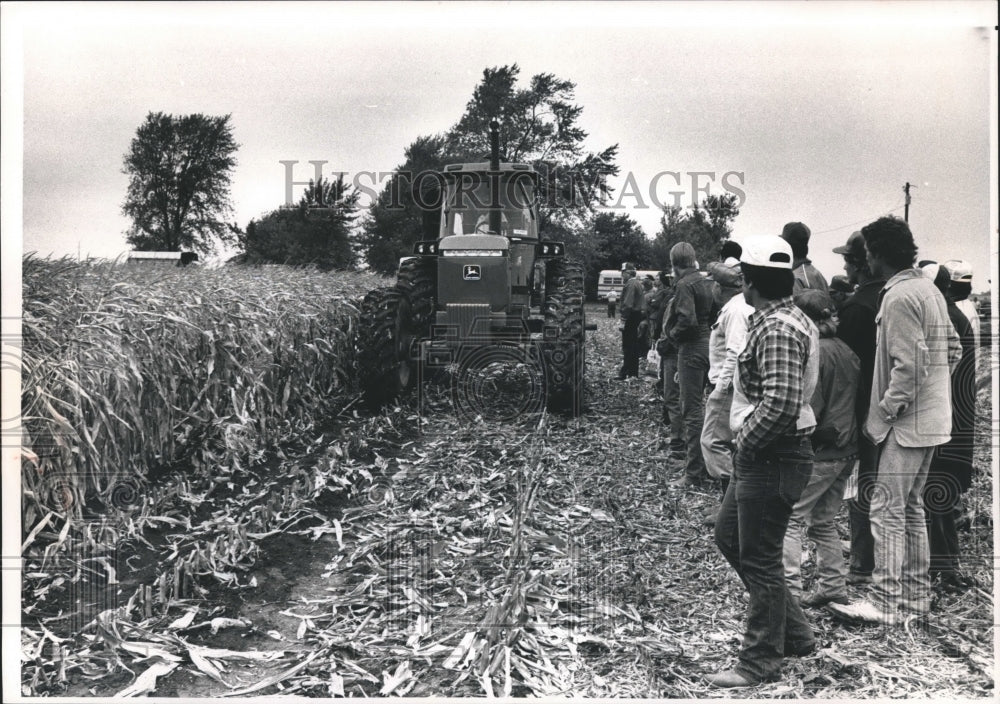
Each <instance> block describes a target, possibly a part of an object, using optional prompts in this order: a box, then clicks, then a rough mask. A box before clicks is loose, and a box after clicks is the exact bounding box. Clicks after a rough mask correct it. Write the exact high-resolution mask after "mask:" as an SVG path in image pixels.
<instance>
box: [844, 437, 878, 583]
mask: <svg viewBox="0 0 1000 704" xmlns="http://www.w3.org/2000/svg"><path fill="white" fill-rule="evenodd" d="M877 476H878V447H877V446H876V445H875V443H873V442H872V441H871V440H869V439H868V438H867V437H865V435H864V433H861V432H859V433H858V498H856V499H852V500H851V501H849V502H848V504H847V508H848V516H849V518H850V523H851V572H852V573H853V574H862V575H871V573H872V571H873V570H874V569H875V542H874V540H872V528H871V522H870V521H869V520H868V506H869V503H870V502H869V499H870V497H871V494H872V490H873V488H874V486H875V477H877Z"/></svg>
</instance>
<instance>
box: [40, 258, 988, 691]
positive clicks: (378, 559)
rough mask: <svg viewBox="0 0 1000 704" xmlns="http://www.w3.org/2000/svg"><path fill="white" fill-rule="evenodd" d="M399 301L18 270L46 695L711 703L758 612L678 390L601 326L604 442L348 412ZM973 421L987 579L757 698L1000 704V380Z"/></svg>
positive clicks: (972, 514) (449, 413) (491, 400)
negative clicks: (999, 550) (681, 449)
mask: <svg viewBox="0 0 1000 704" xmlns="http://www.w3.org/2000/svg"><path fill="white" fill-rule="evenodd" d="M384 283H385V282H384V280H382V279H380V278H377V277H374V276H369V275H366V274H358V273H342V274H320V273H318V272H315V271H310V270H298V269H290V268H287V267H278V266H276V267H261V268H243V267H237V268H224V269H217V270H205V269H201V270H198V269H194V270H182V269H177V270H163V271H155V272H150V271H149V270H136V269H130V268H127V267H122V266H114V265H110V264H108V265H104V264H102V265H92V264H83V263H79V262H76V261H70V260H57V261H52V260H42V259H37V258H33V257H28V258H27V259H25V260H24V298H23V300H24V309H23V368H24V371H23V376H22V404H23V416H24V418H23V427H24V434H25V435H24V440H23V446H24V451H23V453H22V454H23V456H24V458H25V459H24V461H23V464H22V484H23V488H24V493H23V513H22V517H23V521H22V529H23V531H24V534H25V536H26V537H25V538H23V543H22V558H23V560H22V564H23V571H22V576H23V581H22V603H21V615H22V618H21V625H22V628H21V692H22V694H23V695H24V696H26V697H27V696H63V697H67V698H69V699H73V700H76V699H80V698H82V697H86V696H115V697H131V696H146V695H155V696H160V697H166V696H176V697H184V698H190V697H196V696H197V697H208V696H248V695H268V696H276V695H293V694H294V695H299V696H309V697H322V698H330V697H346V696H362V697H370V696H390V695H393V696H411V697H417V696H449V697H451V696H454V697H473V696H476V697H479V696H483V695H486V696H502V697H528V696H532V697H534V696H558V697H569V696H574V697H576V696H581V697H601V698H677V699H693V698H713V697H717V696H718V693H717V692H716V691H713V690H712V689H710V688H709V686H708V685H707V684H706V683H705V682H704V681H703V677H702V676H703V675H704V674H705V673H707V672H714V671H718V670H720V669H724V668H726V667H728V666H730V665H731V662H732V658H733V657H734V654H735V652H736V651H737V650H738V647H739V642H740V637H741V635H742V633H743V626H744V617H745V610H746V607H745V588H744V587H743V585H742V583H741V582H740V581H739V579H738V578H737V577H736V575H735V574H734V573H733V571H732V570H731V569H730V568H729V566H728V564H727V563H726V562H725V559H724V558H723V557H722V555H721V554H720V553H719V551H718V548H717V547H716V546H715V544H714V540H713V537H712V531H711V529H710V528H706V527H705V526H704V525H703V524H702V517H703V516H704V514H705V512H706V511H707V510H708V509H712V508H716V507H717V505H718V501H719V497H718V492H717V490H714V489H705V490H697V491H691V492H684V493H681V492H677V491H676V490H674V489H671V488H669V487H668V486H667V484H666V480H667V479H668V474H669V473H670V472H671V471H676V470H679V469H680V467H678V466H672V465H671V463H670V461H669V458H668V456H667V446H668V434H669V430H668V428H667V426H665V425H664V424H663V423H662V422H661V417H662V400H661V399H660V397H659V396H658V395H657V394H656V393H655V391H654V388H653V381H654V380H653V378H652V377H650V376H647V377H645V378H640V379H634V380H630V381H628V382H620V381H617V380H616V379H615V376H616V372H617V369H618V365H619V364H620V362H621V347H620V345H621V339H620V332H619V331H618V328H617V321H616V320H613V319H609V318H606V317H604V316H603V315H598V314H599V313H601V312H602V311H600V309H599V308H597V307H591V310H589V311H588V313H589V315H590V316H591V318H590V319H592V320H595V321H596V326H597V330H596V331H595V332H594V333H593V334H591V335H588V337H587V342H586V344H587V394H588V399H589V400H588V403H589V409H588V412H587V413H586V414H584V415H583V416H581V417H579V418H572V419H570V418H564V417H559V416H548V415H544V414H543V415H539V416H538V417H535V415H534V414H530V413H524V414H520V415H518V416H517V417H508V418H506V419H500V420H496V419H493V418H490V417H486V416H487V415H488V414H483V415H479V416H476V417H472V416H471V415H463V414H461V413H458V412H456V410H455V409H456V408H457V404H456V403H455V399H454V398H452V394H453V393H454V389H451V388H450V387H446V386H444V385H438V386H435V385H428V387H427V388H426V389H424V393H423V395H422V396H421V398H420V403H415V402H414V401H415V399H413V398H409V399H401V400H400V401H399V403H398V404H390V406H389V407H387V408H385V409H383V411H382V412H380V413H377V414H370V413H362V412H354V405H353V404H354V403H355V402H356V401H358V400H360V397H361V394H360V390H359V389H358V388H356V386H355V384H354V378H355V377H356V372H355V370H356V359H355V356H356V352H355V350H354V348H353V345H352V339H353V337H354V333H355V330H354V329H353V326H354V325H356V312H357V307H356V304H355V301H357V300H359V299H360V298H361V297H362V296H363V295H364V293H365V292H366V291H368V290H369V289H371V288H373V287H376V286H380V285H384ZM985 357H986V356H985V355H984V359H983V360H981V361H982V366H983V369H981V370H980V371H981V373H985V368H986V367H988V366H989V365H990V363H991V360H990V359H987V358H985ZM984 378H986V377H984ZM490 388H491V389H493V390H495V389H496V388H498V387H490ZM493 390H491V391H490V392H489V393H488V394H487V395H485V396H484V397H483V398H482V399H481V400H482V401H483V403H484V406H485V405H489V404H497V403H499V402H500V401H501V400H502V399H501V398H499V392H497V393H494V391H493ZM977 413H978V420H977V426H976V432H977V448H976V461H975V464H976V468H977V473H976V478H975V481H974V484H973V488H972V489H971V490H970V491H969V492H967V495H966V496H965V498H964V506H965V518H966V523H967V526H966V528H965V529H964V530H963V531H962V533H961V543H962V545H961V551H962V556H963V563H964V565H965V568H966V570H967V572H968V573H969V574H971V575H973V576H974V577H975V578H976V579H977V584H978V586H976V588H974V589H970V590H968V591H966V592H964V593H941V594H937V595H936V596H935V606H934V610H933V616H932V618H931V619H929V620H928V622H927V623H925V624H919V625H914V626H913V627H912V628H911V627H910V626H909V625H908V626H907V627H906V629H905V630H902V631H899V632H898V633H892V634H891V635H890V634H887V632H886V631H884V630H882V629H878V628H872V627H864V626H857V625H852V624H845V623H843V622H841V621H839V620H837V619H834V618H833V617H832V616H831V615H830V614H828V613H827V612H825V611H823V610H818V609H814V610H810V612H809V618H810V622H811V625H812V627H813V628H814V630H815V633H816V636H817V639H818V640H819V642H820V643H821V646H822V647H821V648H820V649H819V650H818V651H817V652H816V653H815V654H813V655H811V656H808V657H804V658H789V659H787V660H786V664H785V665H786V667H785V675H784V678H783V680H782V681H780V682H776V683H768V684H764V685H761V686H758V687H756V688H753V689H752V690H747V691H746V694H745V696H747V697H748V698H795V699H805V698H815V699H844V698H851V699H861V698H870V699H884V698H899V697H925V698H926V697H940V698H943V699H949V700H952V699H956V698H989V697H992V696H993V691H994V689H993V688H994V680H993V672H994V662H995V660H994V651H993V633H994V625H993V624H994V619H993V598H992V593H993V579H994V566H993V561H992V556H993V555H994V554H995V551H994V547H993V501H992V496H993V480H994V478H993V474H992V472H991V471H990V469H991V466H992V456H993V448H994V447H995V437H996V431H995V427H994V426H992V425H991V423H990V420H991V419H992V417H993V414H992V405H991V395H990V389H988V388H984V389H983V390H982V391H981V393H980V398H979V405H978V407H977ZM844 514H846V509H842V515H841V521H840V526H841V529H842V530H841V537H842V538H844V539H846V537H847V534H846V515H844ZM803 564H804V575H806V574H807V573H808V572H811V571H812V572H814V568H815V563H814V561H813V560H812V558H807V559H806V560H804V563H803ZM807 579H814V577H807ZM851 589H852V596H858V595H860V594H862V593H863V591H862V590H863V587H860V586H859V587H851Z"/></svg>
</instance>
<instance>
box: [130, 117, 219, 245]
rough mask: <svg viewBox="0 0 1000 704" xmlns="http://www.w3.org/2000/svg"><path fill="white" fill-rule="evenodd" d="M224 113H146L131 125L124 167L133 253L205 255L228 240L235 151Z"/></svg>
mask: <svg viewBox="0 0 1000 704" xmlns="http://www.w3.org/2000/svg"><path fill="white" fill-rule="evenodd" d="M238 148H239V145H238V144H237V143H236V141H235V139H234V138H233V129H232V125H231V123H230V115H225V116H222V117H212V116H207V115H202V114H194V115H182V116H177V117H175V116H173V115H165V114H163V113H162V112H157V113H152V112H151V113H149V114H148V115H147V116H146V121H145V122H144V123H143V124H142V125H140V126H139V129H138V130H136V135H135V137H134V138H133V139H132V144H131V146H130V147H129V151H128V153H127V154H126V155H125V157H124V161H125V163H124V167H123V168H122V172H123V173H124V174H126V175H127V176H128V177H129V185H128V191H127V194H126V196H125V203H124V204H123V205H122V212H123V213H124V214H125V215H126V216H128V217H129V218H131V220H132V226H131V227H130V228H129V229H128V231H127V232H126V240H127V241H128V243H129V244H130V245H132V246H133V247H134V248H135V249H138V250H146V251H148V250H164V251H170V252H178V251H180V250H181V249H189V250H197V251H201V252H211V251H213V250H214V249H215V245H216V241H219V242H231V241H232V240H233V232H232V229H231V227H230V226H229V224H227V222H226V218H225V216H226V215H229V214H230V213H231V212H232V206H231V204H230V200H229V188H230V183H231V175H232V171H233V168H234V167H235V166H236V158H235V156H234V154H235V152H236V150H237V149H238Z"/></svg>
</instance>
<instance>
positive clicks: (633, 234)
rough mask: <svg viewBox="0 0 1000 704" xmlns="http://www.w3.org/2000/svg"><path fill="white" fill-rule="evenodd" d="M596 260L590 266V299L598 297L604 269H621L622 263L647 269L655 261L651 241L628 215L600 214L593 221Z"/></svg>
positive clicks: (585, 282)
mask: <svg viewBox="0 0 1000 704" xmlns="http://www.w3.org/2000/svg"><path fill="white" fill-rule="evenodd" d="M589 229H590V232H591V238H590V239H591V240H592V241H593V245H594V246H593V251H594V255H593V258H592V259H591V260H590V261H589V262H585V265H586V267H587V268H586V270H585V271H586V278H585V280H584V285H585V287H586V292H587V295H588V296H596V295H597V280H598V278H599V277H600V273H601V270H602V269H620V268H621V265H622V262H632V263H633V264H636V265H637V267H636V268H639V269H643V268H646V267H647V266H648V265H649V262H650V261H651V258H652V248H651V246H650V241H649V239H648V238H647V237H646V233H645V232H644V231H643V229H642V227H641V226H640V225H639V223H637V222H636V221H635V220H633V219H632V218H631V217H629V216H628V215H625V214H621V215H615V214H614V213H608V212H604V213H598V214H597V215H595V216H594V217H593V219H592V220H591V225H590V228H589Z"/></svg>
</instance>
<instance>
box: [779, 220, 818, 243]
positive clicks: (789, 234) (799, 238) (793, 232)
mask: <svg viewBox="0 0 1000 704" xmlns="http://www.w3.org/2000/svg"><path fill="white" fill-rule="evenodd" d="M811 234H812V232H810V230H809V228H808V227H806V225H805V224H803V223H801V222H790V223H788V224H787V225H785V226H784V227H783V228H782V230H781V239H783V240H785V241H786V242H788V243H789V244H792V243H793V242H801V243H802V244H809V235H811Z"/></svg>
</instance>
